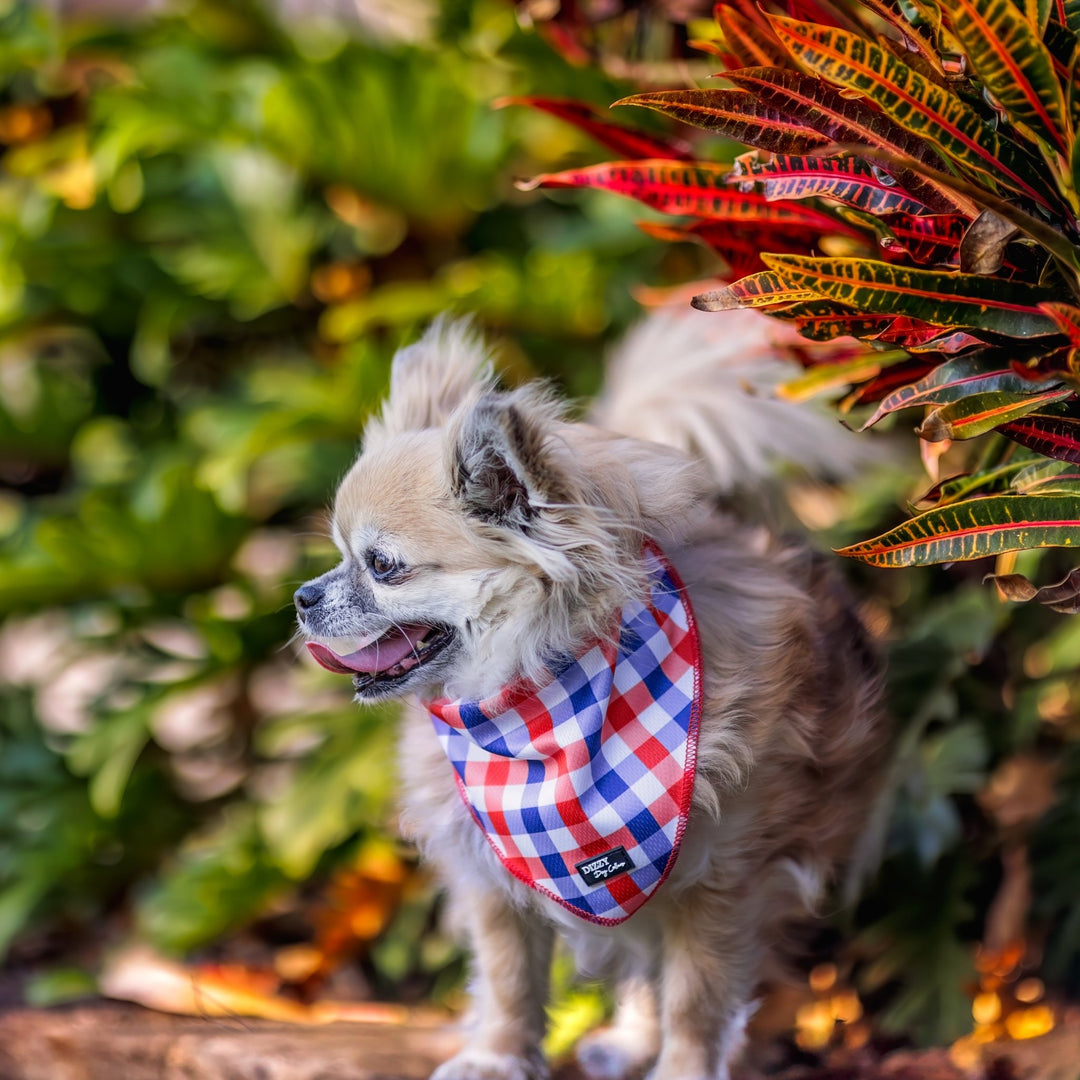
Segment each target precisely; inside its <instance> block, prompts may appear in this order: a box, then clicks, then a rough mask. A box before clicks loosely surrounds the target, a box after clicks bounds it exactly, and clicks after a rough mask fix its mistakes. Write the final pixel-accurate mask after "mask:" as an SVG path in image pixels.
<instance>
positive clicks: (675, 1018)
mask: <svg viewBox="0 0 1080 1080" xmlns="http://www.w3.org/2000/svg"><path fill="white" fill-rule="evenodd" d="M739 915H740V911H739V910H738V905H735V904H733V903H731V902H729V901H728V899H727V898H724V897H718V896H716V895H715V894H714V895H712V896H709V897H707V898H702V897H700V896H699V897H697V898H695V899H694V901H693V902H692V903H688V904H687V905H686V906H685V907H683V908H682V909H681V910H679V911H676V912H672V913H671V918H670V919H669V920H668V921H666V922H665V925H664V933H663V957H662V961H661V965H662V966H661V986H660V1000H661V1011H660V1024H661V1031H662V1043H661V1047H660V1056H659V1058H658V1059H657V1062H656V1065H655V1067H654V1068H653V1070H652V1072H650V1073H649V1077H648V1080H728V1078H729V1068H730V1065H731V1064H732V1062H733V1061H734V1059H735V1058H737V1057H738V1055H739V1053H740V1052H741V1050H742V1046H743V1042H744V1041H745V1034H744V1033H745V1028H746V1022H747V1020H748V1019H749V1017H750V1015H751V1014H752V1013H753V1008H754V1007H753V1003H752V1002H751V994H752V992H753V989H754V985H755V983H756V981H757V980H756V969H757V966H758V962H759V959H760V955H761V951H760V948H759V946H758V942H757V934H756V932H755V931H756V926H755V925H754V923H753V921H752V920H747V919H740V918H739Z"/></svg>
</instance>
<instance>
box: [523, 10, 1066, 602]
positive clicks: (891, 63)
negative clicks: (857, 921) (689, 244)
mask: <svg viewBox="0 0 1080 1080" xmlns="http://www.w3.org/2000/svg"><path fill="white" fill-rule="evenodd" d="M715 17H716V23H717V27H718V29H717V31H716V33H715V35H714V36H712V37H710V38H709V39H708V40H704V41H701V42H698V43H697V44H698V46H699V47H701V48H703V49H705V50H706V51H707V52H709V53H712V54H713V55H715V56H716V57H717V58H718V61H719V63H721V64H722V65H723V67H724V70H723V71H722V72H721V73H720V74H719V78H720V79H722V82H718V83H717V85H716V87H715V88H710V89H689V90H687V89H683V90H664V91H657V92H649V93H641V94H636V95H634V96H632V97H628V98H624V99H623V100H622V101H620V102H617V103H616V104H619V105H636V106H643V107H646V108H649V109H654V110H657V111H658V112H661V113H664V114H665V115H666V116H668V117H672V118H674V119H676V120H679V121H683V122H685V123H688V124H692V125H696V126H697V127H700V128H705V129H707V130H708V131H711V132H714V133H717V134H720V135H723V136H726V137H727V138H730V139H733V140H737V141H738V142H740V143H743V144H746V145H748V146H749V147H752V148H753V149H751V150H749V151H748V152H745V153H743V154H741V156H736V157H734V158H733V159H731V160H728V161H727V162H724V163H718V162H715V161H704V160H695V158H694V152H693V142H692V141H691V142H690V143H687V142H684V141H681V140H677V139H675V138H664V137H657V136H656V135H653V134H649V133H646V132H644V131H636V130H633V129H630V128H626V127H623V126H620V125H615V124H613V123H610V122H609V121H607V120H606V119H605V118H604V117H603V116H602V114H599V113H597V112H595V111H593V110H591V109H589V108H587V107H585V106H582V105H580V104H578V103H575V102H567V101H557V100H553V99H546V98H526V99H515V101H517V102H518V103H527V104H530V105H533V106H535V107H539V108H541V109H544V110H547V111H548V112H552V113H555V114H556V115H559V116H561V117H563V118H564V119H566V120H569V121H570V122H572V123H575V124H577V125H578V126H579V127H581V128H583V129H585V130H587V131H588V132H590V133H591V134H592V135H593V136H594V137H595V138H597V139H598V140H599V141H600V142H601V143H603V144H604V145H605V146H606V147H607V148H608V149H609V151H610V152H612V153H613V154H615V155H617V156H618V157H619V159H620V160H617V161H608V162H605V163H604V164H600V165H595V166H591V167H584V168H578V169H571V170H568V171H566V172H560V173H554V174H546V175H543V176H539V177H536V178H535V179H533V180H532V181H530V182H529V183H528V185H527V186H530V187H537V186H542V187H594V188H604V189H607V190H610V191H614V192H619V193H621V194H624V195H629V196H632V197H634V198H636V199H639V200H641V201H642V202H644V203H646V204H648V205H649V206H652V207H654V208H656V209H658V210H661V211H666V212H668V213H671V214H677V215H682V216H683V217H684V218H686V219H689V220H688V221H683V222H680V223H677V224H673V225H672V226H671V227H667V226H666V225H663V226H662V225H657V224H655V223H653V224H646V225H644V226H643V227H644V228H646V229H647V231H649V232H650V233H651V234H653V235H655V236H657V237H659V238H661V239H665V240H684V239H694V240H697V241H700V242H702V243H704V244H707V245H708V246H710V247H711V248H713V249H714V250H715V251H716V252H717V253H719V255H720V256H721V257H722V259H723V260H724V262H725V263H726V266H727V273H726V274H725V275H724V281H725V282H726V284H723V287H721V288H717V289H715V290H714V291H710V292H705V293H703V294H702V295H700V296H697V297H695V298H694V301H693V303H694V305H695V307H698V308H702V309H704V310H707V311H722V310H725V309H728V308H733V307H756V308H761V309H763V310H764V311H765V312H767V313H768V314H769V315H772V316H775V317H776V318H778V319H783V320H785V321H787V322H788V323H791V324H793V326H794V327H795V328H796V329H797V330H798V331H799V333H801V334H802V335H803V336H804V337H806V338H809V339H811V340H812V341H817V342H825V341H833V342H837V341H839V342H841V343H842V342H848V343H850V344H851V345H852V348H850V349H844V348H840V349H839V350H837V349H835V348H834V349H830V350H818V351H816V352H815V350H813V349H807V350H805V357H804V360H803V362H804V363H805V364H806V366H807V368H808V370H807V372H806V373H805V375H804V377H803V379H802V380H800V382H799V383H798V389H799V390H802V389H805V388H807V387H832V388H838V387H844V388H846V392H845V396H844V397H843V398H842V400H841V402H840V407H841V409H843V410H844V411H845V412H847V413H848V414H849V418H848V422H849V423H851V424H852V425H853V426H861V428H864V429H865V428H869V427H872V426H873V425H875V424H877V423H878V422H879V421H880V420H882V419H883V418H884V417H887V416H889V415H890V414H892V413H896V412H898V411H900V410H903V409H911V408H914V407H921V408H922V409H923V411H924V415H923V416H922V420H921V424H920V425H919V427H918V428H917V429H916V430H917V433H918V435H919V437H920V438H921V439H923V440H926V442H927V443H930V444H938V447H937V448H938V449H940V446H941V444H947V443H950V442H954V441H958V440H966V439H972V438H974V437H976V436H980V435H987V434H988V433H992V434H990V436H989V437H988V438H986V439H984V440H982V441H981V443H980V444H979V445H978V451H977V453H976V452H973V453H972V454H970V455H969V461H970V464H969V465H968V466H967V471H965V472H964V473H963V474H962V475H956V476H952V477H949V478H948V479H946V480H944V481H943V482H940V483H938V484H936V485H935V486H934V487H933V488H932V489H931V490H930V491H929V492H928V493H927V494H926V495H925V496H924V498H923V499H922V500H921V505H922V506H924V507H925V509H924V510H923V511H922V512H920V513H917V514H916V515H915V516H912V517H911V518H909V519H908V520H907V521H905V522H904V523H903V524H901V525H899V526H898V527H897V528H894V529H892V530H891V531H889V532H887V533H885V534H884V535H882V536H878V537H876V538H874V539H871V540H866V541H864V542H862V543H857V544H854V545H852V546H850V547H848V548H845V549H844V551H843V554H845V555H848V556H851V557H854V558H857V559H862V560H864V561H866V562H869V563H873V564H876V565H879V566H891V567H896V566H907V565H913V564H922V563H938V562H948V561H954V560H962V559H975V558H980V557H983V556H987V555H993V554H1000V553H1004V552H1010V551H1018V550H1023V549H1031V548H1040V547H1060V548H1067V547H1071V546H1075V547H1077V548H1080V402H1078V400H1077V394H1078V392H1080V198H1078V191H1077V189H1078V187H1080V141H1078V140H1077V137H1076V128H1077V126H1078V125H1080V0H861V2H853V3H848V4H845V5H844V7H843V8H840V7H836V6H833V4H831V3H829V2H828V0H787V3H786V6H783V7H778V6H777V5H775V4H765V5H761V4H758V3H755V2H754V0H728V2H725V3H721V4H719V5H718V6H717V8H716V9H715ZM853 339H854V340H853ZM955 456H956V455H953V457H955ZM1071 577H1072V580H1069V579H1067V580H1066V581H1065V582H1062V583H1060V584H1059V585H1058V586H1048V587H1046V588H1045V589H1043V590H1038V591H1037V590H1036V589H1035V587H1034V586H1032V585H1031V584H1030V583H1029V582H1027V581H1026V580H1025V579H1023V578H1020V577H1019V576H1018V575H1010V576H1006V577H1003V578H1001V579H1000V580H999V586H1000V587H1001V588H1002V589H1003V590H1004V591H1005V592H1006V594H1007V595H1011V596H1013V597H1014V598H1018V599H1027V598H1030V597H1031V596H1032V595H1037V597H1038V599H1040V600H1042V601H1043V602H1049V603H1051V604H1053V605H1055V606H1058V607H1059V608H1060V609H1061V610H1073V611H1076V610H1080V601H1078V600H1077V595H1076V594H1077V586H1080V571H1077V572H1076V573H1075V574H1073V575H1072V576H1071Z"/></svg>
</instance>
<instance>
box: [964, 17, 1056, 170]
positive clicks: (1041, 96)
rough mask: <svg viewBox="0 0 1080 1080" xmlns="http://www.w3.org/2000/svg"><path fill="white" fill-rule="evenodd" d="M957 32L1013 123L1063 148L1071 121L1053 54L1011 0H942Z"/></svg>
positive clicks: (984, 82) (973, 61) (980, 76)
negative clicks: (1055, 69) (1055, 68)
mask: <svg viewBox="0 0 1080 1080" xmlns="http://www.w3.org/2000/svg"><path fill="white" fill-rule="evenodd" d="M943 2H944V7H945V9H946V11H948V13H949V18H950V22H951V24H952V30H953V33H954V34H956V36H957V38H958V39H959V41H960V44H961V45H962V46H963V48H964V51H965V52H966V53H967V56H968V59H969V60H970V61H971V64H972V66H973V67H974V68H975V71H976V72H977V73H978V76H979V78H980V79H981V80H982V83H983V85H984V86H985V87H986V89H987V90H988V91H989V92H990V93H991V94H993V96H994V97H995V98H996V99H997V100H998V102H999V103H1000V104H1001V107H1002V108H1003V109H1004V110H1005V112H1006V113H1007V114H1008V116H1009V119H1010V120H1012V122H1013V123H1014V124H1018V125H1024V126H1026V127H1028V128H1030V129H1031V130H1033V131H1034V132H1036V133H1037V134H1038V135H1041V136H1042V137H1043V138H1044V139H1046V141H1047V142H1048V143H1050V144H1051V145H1052V146H1055V147H1056V148H1057V149H1058V150H1060V151H1061V152H1062V153H1067V152H1068V149H1069V144H1070V141H1071V140H1070V135H1071V131H1070V128H1071V123H1070V120H1069V113H1068V109H1067V107H1066V104H1065V95H1064V94H1063V93H1062V89H1061V83H1060V82H1058V77H1057V74H1056V72H1055V71H1054V61H1053V57H1052V56H1051V55H1050V52H1049V50H1048V49H1047V48H1046V46H1045V45H1044V44H1043V42H1042V40H1041V38H1040V36H1039V32H1038V29H1037V27H1036V26H1033V25H1032V24H1031V23H1030V22H1028V20H1027V19H1026V18H1025V16H1024V13H1023V12H1022V11H1021V10H1020V9H1019V8H1017V7H1016V6H1015V5H1014V4H1013V2H1012V0H943Z"/></svg>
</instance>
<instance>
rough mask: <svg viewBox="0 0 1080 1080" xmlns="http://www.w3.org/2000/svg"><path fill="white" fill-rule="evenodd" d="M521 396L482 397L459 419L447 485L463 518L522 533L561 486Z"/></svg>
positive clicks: (539, 426)
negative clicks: (465, 516)
mask: <svg viewBox="0 0 1080 1080" xmlns="http://www.w3.org/2000/svg"><path fill="white" fill-rule="evenodd" d="M520 398H521V394H520V393H519V394H496V393H488V394H485V395H483V397H481V398H480V399H479V400H478V401H477V402H476V404H475V405H474V406H473V407H472V408H471V409H470V410H469V411H468V412H467V413H466V415H465V416H464V417H463V418H462V422H461V425H460V428H459V429H458V431H457V433H456V436H455V438H454V442H453V450H452V455H453V456H452V461H451V465H450V468H451V482H452V485H453V490H454V495H455V496H456V497H457V498H458V500H459V501H460V502H461V504H462V506H464V508H465V510H466V512H467V513H469V514H471V515H472V516H473V517H476V518H479V519H480V520H481V521H485V522H488V523H489V524H492V525H501V526H507V527H510V528H516V529H523V528H525V527H526V526H527V525H528V524H529V522H530V521H532V520H533V518H534V517H535V516H536V513H537V510H538V506H539V505H540V504H542V503H544V502H549V501H551V500H555V501H558V499H559V497H560V495H559V484H558V480H557V477H556V476H555V475H554V473H553V470H552V469H551V467H550V465H549V464H548V462H547V460H546V458H547V455H546V454H545V450H544V443H545V431H544V423H543V418H542V417H537V416H533V415H530V414H531V410H530V407H529V406H530V403H529V402H528V401H525V400H519V399H520Z"/></svg>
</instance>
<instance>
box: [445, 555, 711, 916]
mask: <svg viewBox="0 0 1080 1080" xmlns="http://www.w3.org/2000/svg"><path fill="white" fill-rule="evenodd" d="M642 559H643V560H644V563H645V568H646V571H647V573H648V577H649V583H650V588H649V595H648V599H647V600H646V601H644V602H637V601H635V602H632V603H629V604H627V605H626V606H625V607H624V608H623V610H622V612H621V613H620V623H619V633H618V644H617V645H616V644H615V643H614V642H613V641H599V642H596V643H595V644H593V645H592V646H590V647H589V648H587V649H586V650H585V651H584V652H583V653H582V654H581V655H580V656H578V657H576V658H575V659H573V660H570V661H569V662H568V663H566V664H565V666H561V667H560V668H559V670H558V671H557V672H556V673H555V674H554V676H553V678H552V680H551V681H550V682H547V683H545V684H543V685H542V686H536V685H535V684H533V683H517V684H515V685H513V686H511V687H508V688H507V689H506V690H504V691H503V692H502V693H500V694H499V695H497V696H496V697H493V698H490V699H487V700H485V701H466V700H462V699H458V700H456V701H450V700H447V699H440V700H437V701H430V702H427V703H426V705H427V708H428V710H429V711H430V713H431V717H432V721H433V723H434V725H435V731H436V733H437V735H438V737H439V739H440V741H441V743H442V746H443V749H444V750H445V751H446V756H447V757H448V758H449V760H450V763H451V764H452V765H453V767H454V769H455V771H456V773H457V781H458V790H459V792H460V794H461V797H462V799H463V800H464V801H465V804H466V806H467V807H468V808H469V810H470V811H471V813H472V816H473V819H474V820H475V821H476V824H477V825H478V826H479V827H480V829H481V830H483V832H484V835H485V836H486V838H487V841H488V843H489V844H490V845H491V847H492V848H493V850H494V851H495V854H496V855H498V857H499V859H500V860H501V862H502V864H503V865H504V866H505V867H506V869H507V870H508V871H509V872H510V873H511V874H513V875H514V877H516V878H517V879H518V880H519V881H522V882H524V883H525V884H526V885H528V886H530V887H531V888H533V889H536V890H537V891H538V892H540V893H542V894H544V895H545V896H547V897H549V898H550V899H552V900H555V901H556V902H557V903H559V904H562V905H563V907H566V908H568V909H569V910H570V911H572V912H573V913H574V914H575V915H579V916H581V917H582V918H583V919H588V920H589V921H590V922H595V923H601V924H604V925H612V924H615V923H620V922H622V921H623V920H624V919H627V918H629V917H630V916H631V915H632V914H633V913H634V912H635V911H637V909H638V908H639V907H641V905H642V904H644V903H645V901H646V900H648V899H649V897H651V896H652V895H653V894H654V893H655V892H656V890H657V889H658V888H659V887H660V885H661V884H662V883H663V881H664V880H665V878H666V877H667V876H668V874H669V873H670V872H671V868H672V867H673V866H674V864H675V859H676V857H677V856H678V853H679V846H680V843H681V840H682V834H683V831H684V829H685V828H686V820H687V815H688V813H689V810H690V799H691V795H692V793H693V786H694V765H695V759H696V754H697V740H698V724H699V720H700V716H701V694H702V670H701V647H700V642H699V639H698V633H697V626H696V624H695V622H694V616H693V612H692V610H691V608H690V601H689V598H688V597H687V595H686V590H685V588H684V586H683V584H682V582H681V581H680V580H679V577H678V575H677V574H676V572H675V570H674V568H673V567H672V566H671V564H670V563H669V562H668V561H667V559H666V557H665V556H664V554H663V552H661V551H660V549H659V548H658V547H657V546H656V545H655V544H653V543H652V542H648V543H647V544H646V546H645V549H644V551H643V554H642Z"/></svg>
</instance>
